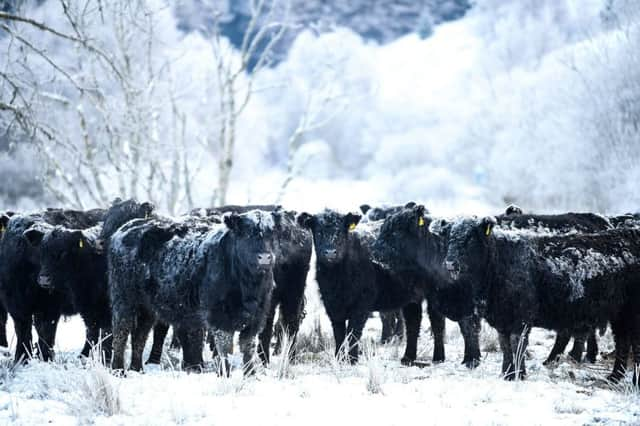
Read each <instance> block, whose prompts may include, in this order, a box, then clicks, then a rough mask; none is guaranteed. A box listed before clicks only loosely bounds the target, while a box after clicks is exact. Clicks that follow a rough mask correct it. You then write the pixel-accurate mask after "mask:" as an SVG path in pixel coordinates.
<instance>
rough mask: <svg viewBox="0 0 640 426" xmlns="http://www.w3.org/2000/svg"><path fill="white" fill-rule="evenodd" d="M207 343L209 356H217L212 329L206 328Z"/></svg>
mask: <svg viewBox="0 0 640 426" xmlns="http://www.w3.org/2000/svg"><path fill="white" fill-rule="evenodd" d="M207 344H209V349H210V350H211V356H212V357H213V358H215V357H217V356H218V349H217V348H216V338H215V337H214V336H213V330H212V329H208V330H207Z"/></svg>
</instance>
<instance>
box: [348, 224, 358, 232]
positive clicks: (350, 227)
mask: <svg viewBox="0 0 640 426" xmlns="http://www.w3.org/2000/svg"><path fill="white" fill-rule="evenodd" d="M354 229H356V224H355V223H352V224H351V225H349V231H353V230H354Z"/></svg>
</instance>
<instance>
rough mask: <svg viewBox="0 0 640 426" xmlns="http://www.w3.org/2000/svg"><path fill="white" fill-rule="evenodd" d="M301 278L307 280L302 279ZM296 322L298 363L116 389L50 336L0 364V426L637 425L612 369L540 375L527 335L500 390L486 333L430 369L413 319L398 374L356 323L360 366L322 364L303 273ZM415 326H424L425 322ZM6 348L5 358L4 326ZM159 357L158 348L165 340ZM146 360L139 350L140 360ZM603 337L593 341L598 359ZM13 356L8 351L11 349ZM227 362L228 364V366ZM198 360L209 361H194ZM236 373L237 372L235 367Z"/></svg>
mask: <svg viewBox="0 0 640 426" xmlns="http://www.w3.org/2000/svg"><path fill="white" fill-rule="evenodd" d="M312 271H313V268H312ZM306 312H307V316H306V318H305V320H304V322H303V324H302V328H301V332H300V333H301V334H300V336H299V338H298V351H299V355H300V356H299V360H300V361H299V362H295V363H288V362H286V361H285V360H282V357H281V356H274V357H272V363H271V365H270V367H268V368H266V369H261V370H260V371H259V372H258V373H257V374H256V376H254V377H248V378H245V377H243V376H242V374H241V372H240V371H239V370H235V371H233V372H232V374H231V376H230V377H219V376H217V375H216V374H214V373H212V372H211V373H205V374H188V373H185V372H182V371H180V370H179V368H178V367H177V366H179V365H180V355H179V354H178V353H176V352H174V351H168V352H167V354H166V355H165V357H164V361H163V364H162V365H161V366H154V367H150V366H149V367H147V368H146V372H145V373H143V374H138V373H134V372H129V373H128V375H127V377H125V378H118V377H114V376H112V375H111V374H109V373H108V370H106V369H105V368H103V367H102V366H100V365H99V364H97V363H95V362H93V361H81V360H79V359H78V358H77V354H78V353H79V352H80V349H81V347H82V339H83V336H84V326H83V324H82V321H81V319H80V318H77V317H75V318H72V319H70V320H67V321H62V322H61V324H60V326H59V328H58V330H59V331H58V340H57V345H56V346H57V347H56V349H57V353H56V361H55V362H52V363H48V364H47V363H42V362H39V361H32V362H31V363H30V364H29V365H27V366H24V367H18V368H16V369H13V368H12V367H11V362H10V359H9V358H7V355H6V354H5V355H1V356H0V382H1V383H0V424H55V425H72V424H87V423H94V424H99V425H102V424H104V425H107V424H109V425H111V424H127V425H147V424H206V425H211V424H213V425H217V424H225V425H228V424H241V425H243V424H255V423H257V422H261V423H262V424H266V425H272V424H273V425H276V424H277V425H282V426H286V425H296V426H299V425H300V424H305V425H326V424H346V423H354V424H380V425H400V424H402V425H406V424H407V422H415V421H420V422H421V423H422V424H448V425H457V424H507V423H517V424H522V425H527V424H545V425H547V424H562V425H565V424H593V423H638V422H640V393H639V392H638V391H637V390H635V389H633V388H632V386H631V384H630V380H629V379H627V380H626V381H625V382H623V383H622V384H620V385H617V386H614V387H610V386H608V385H607V384H606V383H605V382H604V378H605V377H606V376H607V374H608V373H609V372H610V370H611V365H612V362H613V360H612V359H611V357H609V358H608V359H605V358H603V357H602V356H601V357H600V358H599V360H598V362H597V363H596V364H594V365H590V364H582V365H578V364H575V363H574V362H572V361H570V360H569V358H568V357H566V356H564V357H561V359H560V362H559V363H557V364H554V365H553V366H551V367H549V368H548V367H545V366H543V365H542V361H543V360H545V359H546V356H547V355H548V351H549V350H550V348H551V345H552V343H553V339H554V337H555V335H554V333H551V332H549V331H546V330H541V329H533V330H532V332H531V336H530V343H529V347H528V349H527V351H526V354H525V358H526V362H527V371H528V377H527V379H526V380H525V381H519V382H506V381H504V380H502V379H501V378H500V365H501V361H502V358H501V354H500V352H499V348H498V344H497V336H496V333H495V331H494V330H493V329H491V328H490V327H488V326H487V325H486V324H483V328H482V333H481V349H482V363H481V365H480V366H479V367H478V368H477V369H475V370H473V371H469V370H468V369H467V368H466V367H464V366H463V365H462V364H461V361H462V355H463V354H462V352H463V340H462V336H461V334H460V331H459V328H458V326H457V324H455V323H452V322H447V325H446V326H447V339H446V356H447V360H446V361H445V362H444V363H441V364H435V365H434V364H431V363H430V360H431V353H432V350H433V345H432V339H431V335H430V333H431V330H430V328H429V323H428V319H426V318H425V320H424V322H423V327H422V334H421V336H420V340H419V348H418V349H419V350H418V356H419V358H421V359H422V360H424V361H426V363H427V364H428V366H427V367H424V368H418V367H403V366H401V365H400V362H399V359H400V357H401V355H402V353H403V351H404V342H394V343H391V344H386V345H379V344H378V343H377V342H378V341H379V338H380V328H381V327H380V322H379V318H377V316H376V317H374V318H371V319H370V320H369V321H368V322H367V326H366V328H365V333H364V337H363V345H362V346H363V351H362V352H363V353H362V356H361V359H360V362H359V363H358V364H357V365H355V366H352V365H349V364H348V363H347V362H345V361H344V360H338V361H337V360H336V359H335V358H334V357H333V353H334V344H333V337H332V334H331V331H330V330H331V328H330V324H329V321H328V319H327V317H326V315H325V314H324V311H323V308H322V304H321V301H320V298H319V296H318V293H317V285H316V284H315V281H314V278H313V272H312V273H310V277H309V285H308V288H307V305H306ZM425 317H426V315H425ZM9 331H10V333H9V334H10V341H12V342H13V346H15V338H13V336H12V335H13V333H12V324H11V321H10V322H9ZM166 344H167V347H168V344H169V339H167V342H166ZM149 349H150V342H149V344H148V345H147V351H148V350H149ZM612 349H613V341H612V338H611V334H610V333H607V334H606V335H605V336H604V337H602V338H600V351H601V353H603V354H607V353H609V352H610V351H611V350H612ZM12 350H13V348H12ZM236 355H237V360H239V359H240V356H239V354H236ZM205 359H207V360H209V361H210V360H211V353H210V352H208V349H207V350H205ZM236 364H237V363H236Z"/></svg>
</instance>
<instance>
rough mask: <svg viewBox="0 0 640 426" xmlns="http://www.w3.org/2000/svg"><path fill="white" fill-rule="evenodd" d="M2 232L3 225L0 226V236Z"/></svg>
mask: <svg viewBox="0 0 640 426" xmlns="http://www.w3.org/2000/svg"><path fill="white" fill-rule="evenodd" d="M3 232H4V225H0V234H2V233H3Z"/></svg>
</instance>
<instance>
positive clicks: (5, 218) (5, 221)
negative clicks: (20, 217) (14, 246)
mask: <svg viewBox="0 0 640 426" xmlns="http://www.w3.org/2000/svg"><path fill="white" fill-rule="evenodd" d="M9 219H11V216H10V215H9V214H3V215H0V233H3V232H4V231H5V230H6V229H7V225H9Z"/></svg>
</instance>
